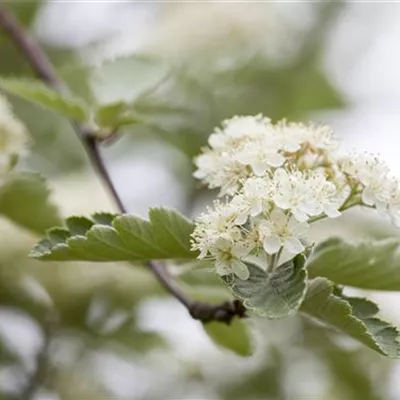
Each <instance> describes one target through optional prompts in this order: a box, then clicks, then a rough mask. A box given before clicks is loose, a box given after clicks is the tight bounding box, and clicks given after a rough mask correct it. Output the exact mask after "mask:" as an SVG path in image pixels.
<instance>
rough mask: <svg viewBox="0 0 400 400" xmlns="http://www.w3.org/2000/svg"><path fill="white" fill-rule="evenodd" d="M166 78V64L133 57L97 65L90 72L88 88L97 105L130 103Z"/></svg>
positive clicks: (144, 57) (136, 56)
mask: <svg viewBox="0 0 400 400" xmlns="http://www.w3.org/2000/svg"><path fill="white" fill-rule="evenodd" d="M167 75H168V68H167V66H166V64H165V63H163V62H161V61H160V60H157V59H155V58H152V57H148V56H143V55H137V54H136V55H132V56H129V57H119V58H116V59H115V60H112V61H107V62H105V63H104V64H102V65H100V66H99V67H98V68H96V69H95V70H94V71H93V74H92V79H91V86H92V89H93V92H94V94H95V96H96V99H97V100H98V101H99V102H100V104H108V103H117V102H126V103H132V102H133V101H134V100H136V99H137V98H139V96H143V95H145V94H146V93H148V92H149V91H152V90H155V89H156V88H157V87H158V85H159V84H160V83H161V82H162V81H163V80H164V79H165V78H166V77H167Z"/></svg>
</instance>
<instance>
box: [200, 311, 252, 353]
mask: <svg viewBox="0 0 400 400" xmlns="http://www.w3.org/2000/svg"><path fill="white" fill-rule="evenodd" d="M203 328H204V330H205V331H206V333H207V334H208V336H209V337H210V338H211V340H212V341H213V342H214V343H216V344H217V345H219V346H222V347H224V348H226V349H228V350H230V351H233V352H234V353H236V354H238V355H240V356H251V355H252V354H253V350H254V349H253V343H252V338H251V332H250V329H249V327H248V326H247V324H246V322H245V321H243V320H240V319H238V318H234V319H233V320H232V322H231V323H230V324H229V325H227V324H222V323H221V322H207V323H206V324H203Z"/></svg>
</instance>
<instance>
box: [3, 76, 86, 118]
mask: <svg viewBox="0 0 400 400" xmlns="http://www.w3.org/2000/svg"><path fill="white" fill-rule="evenodd" d="M0 88H1V89H4V90H5V91H6V92H9V93H11V94H13V95H16V96H19V97H21V98H23V99H25V100H28V101H31V102H33V103H36V104H39V105H41V106H43V107H47V108H49V109H50V110H53V111H56V112H58V113H60V114H62V115H64V116H65V117H67V118H71V119H74V120H77V121H82V122H87V121H88V120H89V107H88V105H87V104H85V102H84V101H83V100H82V99H79V98H76V97H74V96H72V95H69V94H61V93H58V92H56V91H54V90H52V89H50V88H48V87H47V86H45V85H44V84H43V83H41V82H39V81H29V80H20V79H11V78H8V79H5V78H3V79H1V80H0Z"/></svg>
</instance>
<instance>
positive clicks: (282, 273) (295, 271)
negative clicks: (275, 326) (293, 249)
mask: <svg viewBox="0 0 400 400" xmlns="http://www.w3.org/2000/svg"><path fill="white" fill-rule="evenodd" d="M304 264H305V258H304V256H303V255H298V256H296V257H295V258H294V259H293V260H290V261H288V262H286V263H284V264H282V265H280V266H279V267H278V268H277V269H276V270H275V271H273V272H271V273H267V272H265V271H264V270H262V269H261V268H259V267H257V266H254V265H251V264H249V265H248V268H249V271H250V277H249V279H247V280H241V279H240V278H237V277H229V278H228V279H225V282H226V284H227V285H228V286H229V287H230V288H231V290H232V292H233V294H234V295H235V296H236V297H238V298H239V299H241V300H242V301H243V303H244V305H245V307H246V308H247V309H249V310H250V311H252V312H254V314H256V315H259V316H261V317H266V318H270V319H276V318H284V317H288V316H290V315H293V314H294V313H296V311H297V310H298V308H299V307H300V304H301V302H302V300H303V298H304V295H305V292H306V279H307V271H306V269H305V266H304Z"/></svg>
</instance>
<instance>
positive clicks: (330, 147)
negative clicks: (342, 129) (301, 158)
mask: <svg viewBox="0 0 400 400" xmlns="http://www.w3.org/2000/svg"><path fill="white" fill-rule="evenodd" d="M305 140H306V142H307V143H308V144H309V145H311V146H312V147H314V148H316V149H320V150H327V151H329V152H334V151H335V150H337V148H338V147H339V142H338V141H337V139H336V138H335V136H334V134H333V131H332V128H331V127H329V126H327V125H322V124H310V125H309V126H308V134H307V135H306V138H305Z"/></svg>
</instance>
